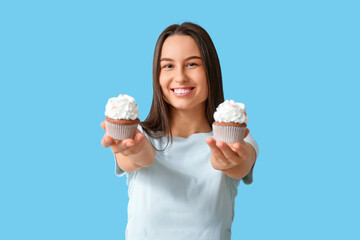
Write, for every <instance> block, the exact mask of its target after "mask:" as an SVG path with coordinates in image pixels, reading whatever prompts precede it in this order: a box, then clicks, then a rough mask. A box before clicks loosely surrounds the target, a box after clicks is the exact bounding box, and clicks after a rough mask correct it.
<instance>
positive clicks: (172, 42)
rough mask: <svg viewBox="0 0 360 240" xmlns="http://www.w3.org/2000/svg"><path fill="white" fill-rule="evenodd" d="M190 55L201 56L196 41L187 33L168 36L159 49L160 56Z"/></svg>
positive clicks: (180, 57)
mask: <svg viewBox="0 0 360 240" xmlns="http://www.w3.org/2000/svg"><path fill="white" fill-rule="evenodd" d="M190 56H199V57H201V54H200V50H199V47H198V45H197V44H196V41H195V40H194V39H193V38H192V37H190V36H187V35H173V36H170V37H168V38H167V39H166V40H165V42H164V44H163V46H162V50H161V58H171V59H184V58H188V57H190Z"/></svg>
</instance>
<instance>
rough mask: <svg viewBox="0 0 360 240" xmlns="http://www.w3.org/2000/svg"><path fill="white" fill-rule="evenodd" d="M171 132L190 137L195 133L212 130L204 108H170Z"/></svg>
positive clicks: (174, 134)
mask: <svg viewBox="0 0 360 240" xmlns="http://www.w3.org/2000/svg"><path fill="white" fill-rule="evenodd" d="M170 127H171V133H172V135H173V136H175V137H183V138H188V137H189V136H191V135H192V134H194V133H207V132H211V127H210V125H209V123H208V121H207V118H206V116H205V110H204V108H201V109H199V110H194V109H192V110H179V109H173V108H172V109H170Z"/></svg>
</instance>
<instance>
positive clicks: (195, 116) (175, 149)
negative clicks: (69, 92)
mask: <svg viewBox="0 0 360 240" xmlns="http://www.w3.org/2000/svg"><path fill="white" fill-rule="evenodd" d="M223 101H224V95H223V88H222V77H221V69H220V63H219V59H218V56H217V53H216V49H215V47H214V45H213V43H212V40H211V38H210V36H209V35H208V33H207V32H206V31H205V30H204V29H203V28H201V27H200V26H198V25H196V24H193V23H188V22H186V23H183V24H181V25H171V26H169V27H168V28H166V29H165V30H164V31H163V32H162V33H161V35H160V37H159V39H158V41H157V43H156V46H155V53H154V61H153V101H152V106H151V109H150V113H149V115H148V117H147V118H146V119H145V121H144V122H142V123H141V124H140V125H141V126H139V130H138V133H137V134H136V136H135V137H134V139H125V140H123V141H114V140H113V139H112V138H111V137H109V136H107V135H104V137H103V139H102V145H103V146H104V147H109V146H110V147H111V150H112V152H113V153H114V155H115V159H116V173H117V174H118V175H119V176H121V175H123V174H124V173H126V175H127V183H128V186H129V205H128V225H127V228H126V239H129V240H132V239H141V240H144V239H157V240H161V239H166V240H169V239H171V240H173V239H181V240H184V239H196V240H201V239H206V240H211V239H216V240H219V239H230V238H231V225H232V221H233V218H234V202H235V197H236V195H237V187H238V185H239V183H240V180H241V179H243V181H244V182H245V183H247V184H249V183H251V181H252V168H253V166H254V163H255V159H256V155H257V152H258V148H257V144H256V141H255V140H254V139H253V138H252V137H251V136H250V135H249V134H247V136H246V138H245V141H244V142H243V143H233V144H227V143H224V142H221V141H218V142H216V141H215V140H214V139H213V138H212V137H211V136H212V123H213V122H214V119H213V114H214V112H215V109H216V107H217V106H218V105H219V104H220V103H222V102H223ZM101 125H102V126H103V128H104V129H105V126H104V125H105V124H104V123H102V124H101ZM248 132H249V131H247V133H248Z"/></svg>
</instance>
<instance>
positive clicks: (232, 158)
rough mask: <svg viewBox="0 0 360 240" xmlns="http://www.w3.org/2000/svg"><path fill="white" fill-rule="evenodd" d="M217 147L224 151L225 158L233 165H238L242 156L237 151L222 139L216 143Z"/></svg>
mask: <svg viewBox="0 0 360 240" xmlns="http://www.w3.org/2000/svg"><path fill="white" fill-rule="evenodd" d="M216 145H217V147H218V148H219V149H220V150H221V151H222V153H223V155H224V156H225V158H226V159H227V160H228V161H229V162H230V163H231V164H233V165H238V164H239V160H240V157H239V155H238V154H237V152H235V151H233V150H232V149H231V148H230V146H229V145H228V144H227V143H225V142H222V141H218V142H217V143H216Z"/></svg>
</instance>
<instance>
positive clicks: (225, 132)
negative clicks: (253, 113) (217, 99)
mask: <svg viewBox="0 0 360 240" xmlns="http://www.w3.org/2000/svg"><path fill="white" fill-rule="evenodd" d="M214 119H215V122H214V123H213V132H214V138H215V140H216V141H223V142H226V143H235V142H240V143H241V142H243V141H244V138H245V132H246V126H247V122H248V117H247V115H246V111H245V105H244V104H243V103H237V102H235V101H233V100H226V101H225V102H223V103H221V104H220V105H219V106H218V107H217V108H216V111H215V113H214Z"/></svg>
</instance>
